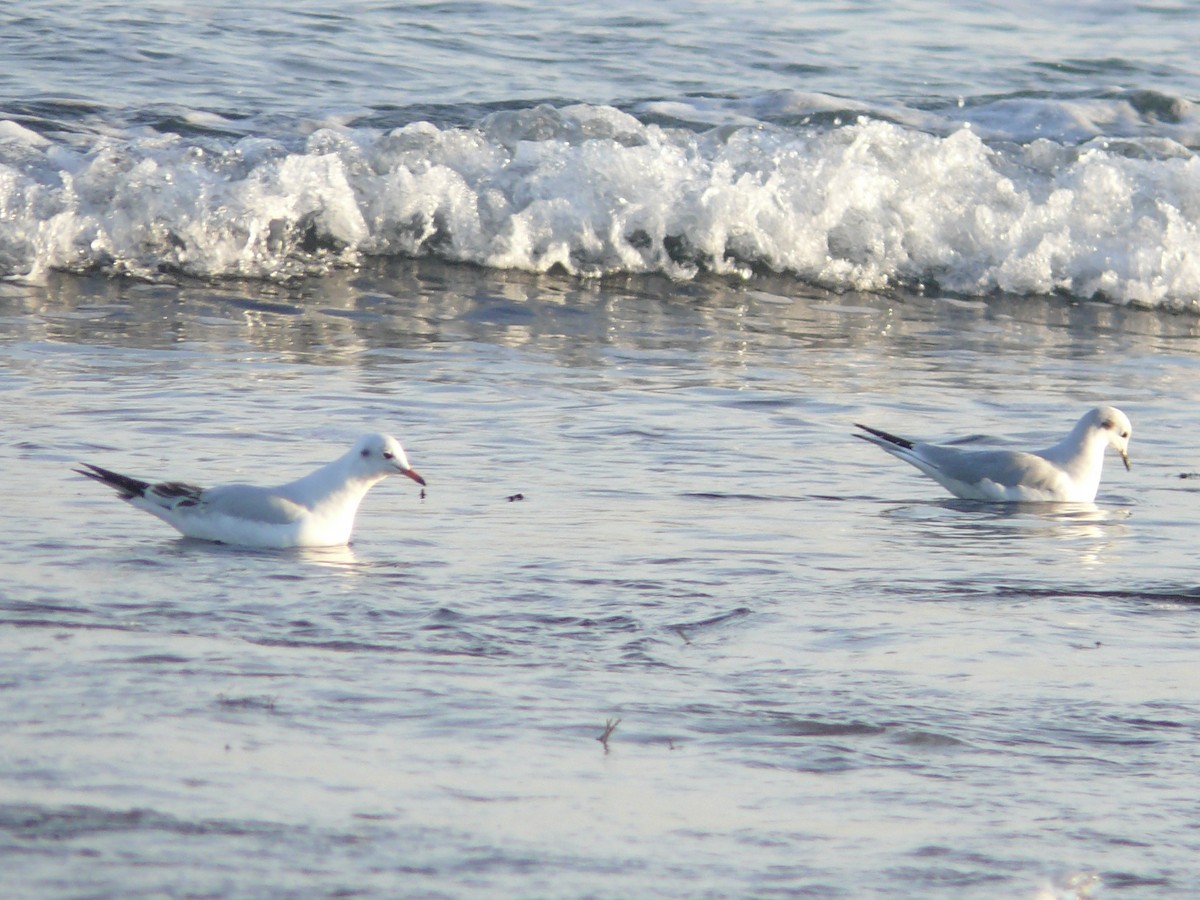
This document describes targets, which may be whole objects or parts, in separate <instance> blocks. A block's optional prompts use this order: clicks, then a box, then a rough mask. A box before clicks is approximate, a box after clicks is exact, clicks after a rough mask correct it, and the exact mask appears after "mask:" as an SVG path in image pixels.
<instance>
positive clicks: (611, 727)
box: [596, 719, 621, 753]
mask: <svg viewBox="0 0 1200 900" xmlns="http://www.w3.org/2000/svg"><path fill="white" fill-rule="evenodd" d="M620 724H621V720H620V719H609V720H607V721H606V722H605V723H604V731H603V733H602V734H601V735H600V737H598V738H596V740H598V741H599V742H600V743H601V745H602V746H603V747H604V752H605V753H607V752H608V739H609V738H610V737H612V733H613V732H614V731H616V730H617V726H618V725H620Z"/></svg>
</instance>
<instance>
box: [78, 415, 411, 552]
mask: <svg viewBox="0 0 1200 900" xmlns="http://www.w3.org/2000/svg"><path fill="white" fill-rule="evenodd" d="M81 465H82V466H83V468H82V469H75V470H74V471H75V472H78V473H79V474H80V475H86V476H87V477H88V478H91V479H94V480H95V481H99V482H100V483H101V484H106V485H108V486H109V487H111V488H114V489H115V490H116V491H117V494H118V495H119V496H120V497H121V499H122V500H127V501H128V502H129V503H130V504H131V505H132V506H136V507H137V508H138V509H144V510H145V511H146V512H148V513H150V514H151V515H153V516H157V517H158V518H160V519H162V520H163V521H164V522H166V523H167V524H168V525H170V526H172V527H173V528H175V529H176V530H177V531H179V532H180V533H181V534H183V535H185V536H186V537H192V538H200V539H202V540H206V541H217V542H219V543H222V544H236V545H239V546H243V547H266V548H275V549H286V548H290V547H336V546H340V545H342V544H346V543H348V542H349V540H350V533H351V532H352V531H353V530H354V517H355V515H356V514H357V513H358V506H359V504H360V503H361V502H362V499H363V497H365V496H366V495H367V491H369V490H370V489H371V488H372V487H373V486H374V485H375V484H377V483H378V482H380V481H382V480H383V479H384V478H386V477H387V476H388V475H391V474H393V473H399V474H401V475H407V476H408V477H409V478H411V479H412V480H413V481H415V482H416V483H417V484H420V485H424V484H425V479H424V478H422V477H421V476H420V475H419V474H417V471H416V469H414V468H413V467H412V466H410V465H409V464H408V458H407V457H406V456H405V455H404V449H403V448H402V447H401V446H400V442H399V441H397V440H396V439H395V438H393V437H389V436H388V435H386V434H367V435H363V436H362V437H360V438H359V439H358V441H357V442H356V443H355V444H354V447H353V448H351V450H350V451H349V452H348V453H346V454H345V455H344V456H342V457H341V458H339V459H335V460H334V461H333V462H331V463H329V464H328V465H324V466H322V467H321V468H319V469H317V470H316V471H315V472H312V473H311V474H309V475H305V476H304V477H303V478H299V479H297V480H296V481H292V482H289V483H288V484H284V485H280V486H279V487H254V486H252V485H248V484H225V485H221V486H219V487H214V488H201V487H195V486H194V485H190V484H184V483H183V482H179V481H164V482H160V483H158V484H151V483H150V482H147V481H139V480H138V479H136V478H130V477H129V476H127V475H120V474H118V473H116V472H110V471H109V470H108V469H102V468H100V467H99V466H93V465H91V464H90V463H81Z"/></svg>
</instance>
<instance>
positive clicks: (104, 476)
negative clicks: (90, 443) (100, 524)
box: [72, 463, 150, 500]
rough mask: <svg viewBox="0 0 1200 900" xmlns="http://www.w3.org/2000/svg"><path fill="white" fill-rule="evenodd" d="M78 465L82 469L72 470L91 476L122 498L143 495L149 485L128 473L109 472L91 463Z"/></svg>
mask: <svg viewBox="0 0 1200 900" xmlns="http://www.w3.org/2000/svg"><path fill="white" fill-rule="evenodd" d="M80 465H82V466H83V468H82V469H74V470H72V471H75V472H77V473H79V474H80V475H84V476H86V477H88V478H91V479H92V480H93V481H98V482H100V483H101V484H106V485H108V486H109V487H110V488H112V489H113V490H115V491H116V492H117V493H118V494H119V495H120V496H121V499H122V500H132V499H134V498H135V497H144V496H146V491H147V490H148V489H149V487H150V482H148V481H138V479H136V478H130V477H129V476H128V475H120V474H118V473H117V472H110V471H109V470H108V469H102V468H100V467H99V466H93V465H92V464H91V463H80Z"/></svg>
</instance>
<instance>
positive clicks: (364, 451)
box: [362, 447, 371, 458]
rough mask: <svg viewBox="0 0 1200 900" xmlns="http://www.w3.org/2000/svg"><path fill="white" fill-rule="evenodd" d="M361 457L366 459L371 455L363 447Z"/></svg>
mask: <svg viewBox="0 0 1200 900" xmlns="http://www.w3.org/2000/svg"><path fill="white" fill-rule="evenodd" d="M362 455H363V457H364V458H366V457H368V456H370V455H371V451H370V450H368V449H367V448H365V447H364V448H363V451H362Z"/></svg>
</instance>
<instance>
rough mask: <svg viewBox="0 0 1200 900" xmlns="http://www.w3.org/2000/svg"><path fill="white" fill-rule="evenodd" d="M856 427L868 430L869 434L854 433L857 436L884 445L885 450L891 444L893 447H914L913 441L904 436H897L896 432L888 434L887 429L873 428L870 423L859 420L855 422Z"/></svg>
mask: <svg viewBox="0 0 1200 900" xmlns="http://www.w3.org/2000/svg"><path fill="white" fill-rule="evenodd" d="M854 427H855V428H861V429H862V430H863V431H865V432H867V434H856V435H854V436H855V437H856V438H858V439H859V440H863V441H867V442H869V443H872V444H876V445H877V446H880V447H883V449H885V450H887V449H889V446H888V445H889V444H890V445H891V446H893V447H899V448H900V449H901V450H911V449H912V448H913V442H912V441H909V440H905V439H904V438H902V437H896V435H894V434H888V433H887V432H886V431H880V430H879V429H878V428H871V427H870V426H869V425H860V424H859V423H858V422H855V423H854Z"/></svg>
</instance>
